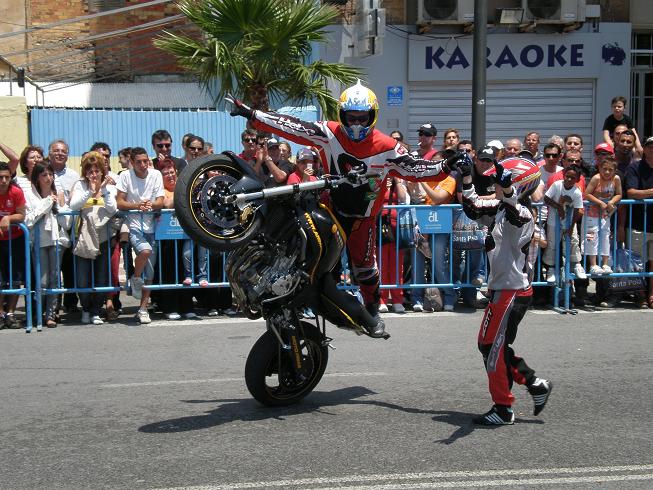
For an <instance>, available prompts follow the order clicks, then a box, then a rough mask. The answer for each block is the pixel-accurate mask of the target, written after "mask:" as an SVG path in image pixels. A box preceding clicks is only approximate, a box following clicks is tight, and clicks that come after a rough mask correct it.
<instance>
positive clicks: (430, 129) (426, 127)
mask: <svg viewBox="0 0 653 490" xmlns="http://www.w3.org/2000/svg"><path fill="white" fill-rule="evenodd" d="M420 131H421V132H423V133H424V134H426V135H427V136H437V135H438V130H437V128H436V127H435V126H434V125H433V124H431V123H426V124H422V125H421V126H420V127H419V129H418V130H417V132H418V133H419V132H420Z"/></svg>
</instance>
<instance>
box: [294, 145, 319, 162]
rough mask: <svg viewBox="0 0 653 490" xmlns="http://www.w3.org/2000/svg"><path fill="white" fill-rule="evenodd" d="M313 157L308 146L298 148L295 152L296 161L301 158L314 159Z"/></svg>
mask: <svg viewBox="0 0 653 490" xmlns="http://www.w3.org/2000/svg"><path fill="white" fill-rule="evenodd" d="M314 159H315V157H314V156H313V152H312V151H311V149H310V148H300V150H299V151H298V152H297V161H298V162H299V161H301V160H311V161H312V160H314Z"/></svg>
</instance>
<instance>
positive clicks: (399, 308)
mask: <svg viewBox="0 0 653 490" xmlns="http://www.w3.org/2000/svg"><path fill="white" fill-rule="evenodd" d="M392 311H394V312H395V313H406V309H405V308H404V305H402V304H401V303H394V304H393V305H392Z"/></svg>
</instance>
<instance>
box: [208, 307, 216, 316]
mask: <svg viewBox="0 0 653 490" xmlns="http://www.w3.org/2000/svg"><path fill="white" fill-rule="evenodd" d="M207 315H209V316H218V310H216V309H215V308H211V309H210V310H209V312H208V313H207Z"/></svg>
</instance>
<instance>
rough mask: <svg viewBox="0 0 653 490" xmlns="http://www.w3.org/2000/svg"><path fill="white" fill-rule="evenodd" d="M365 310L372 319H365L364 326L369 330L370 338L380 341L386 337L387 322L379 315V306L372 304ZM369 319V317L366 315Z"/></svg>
mask: <svg viewBox="0 0 653 490" xmlns="http://www.w3.org/2000/svg"><path fill="white" fill-rule="evenodd" d="M365 310H367V313H369V316H370V318H365V321H364V324H363V326H364V327H365V329H366V330H367V333H368V334H369V336H370V337H374V338H375V339H380V338H383V337H385V336H386V333H385V322H384V321H383V319H382V318H381V315H379V305H377V304H376V303H371V304H369V305H366V306H365ZM365 316H366V317H367V315H365Z"/></svg>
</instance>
